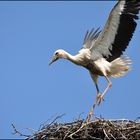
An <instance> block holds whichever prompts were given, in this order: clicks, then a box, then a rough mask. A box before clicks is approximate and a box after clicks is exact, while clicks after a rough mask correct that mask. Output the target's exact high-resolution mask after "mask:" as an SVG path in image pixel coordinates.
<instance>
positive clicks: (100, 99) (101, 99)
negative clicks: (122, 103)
mask: <svg viewBox="0 0 140 140" xmlns="http://www.w3.org/2000/svg"><path fill="white" fill-rule="evenodd" d="M103 101H104V98H103V96H102V94H100V95H99V96H98V105H100V104H101V103H102V102H103Z"/></svg>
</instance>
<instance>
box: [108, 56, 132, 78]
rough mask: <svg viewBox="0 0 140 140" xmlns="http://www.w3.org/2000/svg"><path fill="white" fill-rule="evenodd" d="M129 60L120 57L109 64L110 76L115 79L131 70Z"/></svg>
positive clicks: (125, 57)
mask: <svg viewBox="0 0 140 140" xmlns="http://www.w3.org/2000/svg"><path fill="white" fill-rule="evenodd" d="M131 62H132V61H131V60H130V58H129V57H127V56H121V57H119V58H117V59H115V60H113V61H112V62H111V72H110V76H111V77H114V78H117V77H121V76H124V75H125V74H126V73H127V72H128V71H129V70H131V67H130V64H131Z"/></svg>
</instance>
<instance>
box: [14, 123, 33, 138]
mask: <svg viewBox="0 0 140 140" xmlns="http://www.w3.org/2000/svg"><path fill="white" fill-rule="evenodd" d="M12 127H13V129H14V133H13V134H14V135H15V134H18V135H20V136H23V137H27V138H29V137H30V135H25V134H22V133H21V132H20V131H19V130H17V128H16V127H15V125H14V124H13V123H12Z"/></svg>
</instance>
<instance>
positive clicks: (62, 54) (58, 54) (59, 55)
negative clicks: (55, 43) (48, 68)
mask: <svg viewBox="0 0 140 140" xmlns="http://www.w3.org/2000/svg"><path fill="white" fill-rule="evenodd" d="M66 57H67V52H65V51H64V50H61V49H59V50H57V51H55V53H54V55H53V58H52V60H51V62H50V63H49V65H51V64H52V63H53V62H55V61H56V60H58V59H59V58H66Z"/></svg>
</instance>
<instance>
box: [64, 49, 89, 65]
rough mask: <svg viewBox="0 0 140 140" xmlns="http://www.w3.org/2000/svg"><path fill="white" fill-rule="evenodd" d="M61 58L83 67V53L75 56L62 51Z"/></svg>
mask: <svg viewBox="0 0 140 140" xmlns="http://www.w3.org/2000/svg"><path fill="white" fill-rule="evenodd" d="M86 56H87V55H86ZM62 58H64V59H67V60H69V61H71V62H72V63H74V64H77V65H84V60H85V53H78V54H77V55H71V54H69V53H68V52H66V51H64V53H63V55H62Z"/></svg>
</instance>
